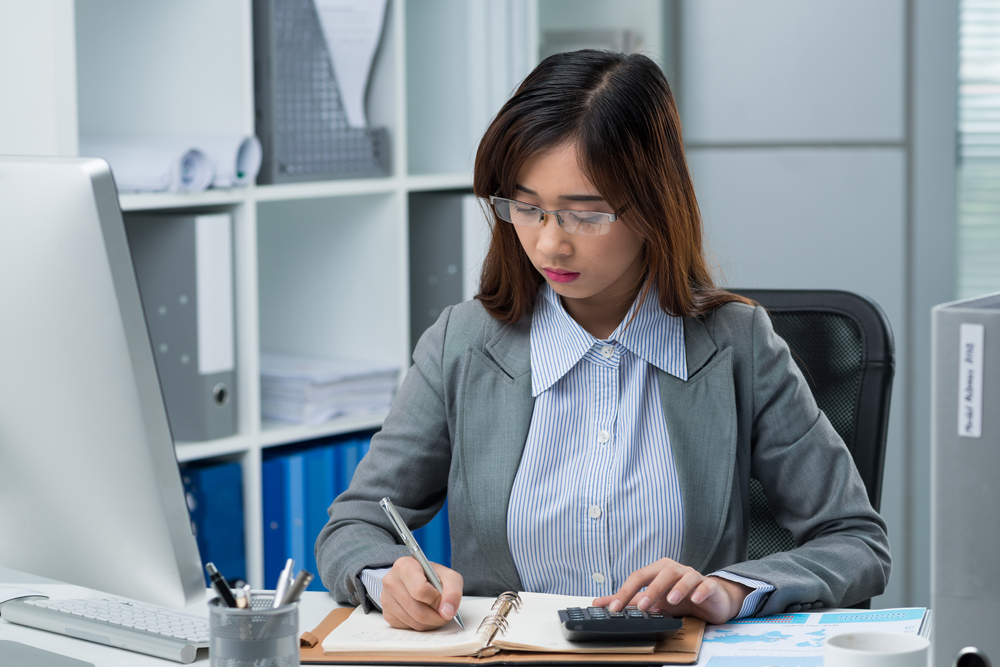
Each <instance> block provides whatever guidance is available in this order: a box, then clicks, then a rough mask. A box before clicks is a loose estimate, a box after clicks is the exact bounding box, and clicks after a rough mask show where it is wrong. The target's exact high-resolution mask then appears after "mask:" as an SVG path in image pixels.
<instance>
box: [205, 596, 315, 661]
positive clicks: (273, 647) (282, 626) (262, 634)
mask: <svg viewBox="0 0 1000 667" xmlns="http://www.w3.org/2000/svg"><path fill="white" fill-rule="evenodd" d="M251 602H252V608H251V609H234V608H233V607H227V606H226V605H225V604H224V603H223V602H222V600H220V599H219V598H213V599H211V600H209V601H208V633H209V642H210V643H209V648H208V655H209V658H210V660H211V667H298V664H299V603H298V602H293V603H292V604H288V605H284V606H282V607H278V608H277V609H272V608H271V605H272V604H274V595H268V594H265V593H260V594H254V595H253V596H252V597H251Z"/></svg>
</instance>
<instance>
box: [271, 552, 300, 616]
mask: <svg viewBox="0 0 1000 667" xmlns="http://www.w3.org/2000/svg"><path fill="white" fill-rule="evenodd" d="M294 569H295V561H294V560H292V559H291V558H289V559H288V560H287V561H285V569H284V570H282V571H281V574H279V575H278V583H277V584H275V586H274V603H273V604H272V605H271V607H272V608H273V609H277V608H278V607H280V606H281V601H282V600H284V599H285V591H287V590H288V584H289V582H290V581H291V580H292V570H294Z"/></svg>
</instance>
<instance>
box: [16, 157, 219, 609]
mask: <svg viewBox="0 0 1000 667" xmlns="http://www.w3.org/2000/svg"><path fill="white" fill-rule="evenodd" d="M0 314H2V315H0V317H2V325H0V567H2V568H10V569H13V570H19V571H22V572H28V573H31V574H35V575H39V576H43V577H48V578H51V579H56V580H59V581H63V582H67V583H72V584H78V585H81V586H86V587H88V588H93V589H96V590H99V591H104V592H107V593H112V594H116V595H121V596H125V597H129V598H133V599H136V600H141V601H145V602H150V603H153V604H159V605H162V606H167V607H173V608H180V607H184V606H186V605H188V604H191V603H193V602H196V601H197V600H198V599H200V598H201V597H203V596H204V595H205V584H204V578H203V576H202V573H201V564H200V559H199V556H198V547H197V544H196V542H195V538H194V536H193V535H192V532H191V523H190V519H189V515H188V510H187V507H186V505H185V500H184V492H183V486H182V484H181V479H180V473H179V470H178V466H177V460H176V457H175V455H174V449H173V442H172V440H171V437H170V430H169V427H168V425H167V416H166V411H165V409H164V403H163V396H162V394H161V391H160V385H159V383H158V381H157V375H156V367H155V365H154V361H153V354H152V350H151V347H150V342H149V336H148V334H147V330H146V323H145V320H144V319H143V312H142V306H141V303H140V301H139V292H138V288H137V286H136V279H135V272H134V270H133V267H132V260H131V257H130V255H129V249H128V245H127V241H126V236H125V228H124V225H123V222H122V216H121V212H120V210H119V207H118V198H117V195H116V192H115V186H114V182H113V180H112V177H111V171H110V169H109V168H108V165H107V164H106V163H105V162H103V161H102V160H97V159H90V158H18V157H0Z"/></svg>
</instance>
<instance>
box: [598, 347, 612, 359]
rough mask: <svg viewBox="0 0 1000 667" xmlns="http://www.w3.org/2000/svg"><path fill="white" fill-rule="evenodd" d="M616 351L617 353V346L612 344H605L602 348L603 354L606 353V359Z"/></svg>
mask: <svg viewBox="0 0 1000 667" xmlns="http://www.w3.org/2000/svg"><path fill="white" fill-rule="evenodd" d="M614 353H615V348H613V347H611V346H610V345H605V346H604V347H602V348H601V354H603V355H604V358H605V359H610V358H611V355H613V354H614Z"/></svg>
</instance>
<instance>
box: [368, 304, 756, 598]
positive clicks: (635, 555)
mask: <svg viewBox="0 0 1000 667" xmlns="http://www.w3.org/2000/svg"><path fill="white" fill-rule="evenodd" d="M539 296H540V298H539V299H538V301H537V303H536V306H535V311H534V314H533V317H532V322H531V373H532V395H533V396H534V397H535V407H534V411H533V413H532V417H531V424H530V427H529V429H528V437H527V441H526V443H525V447H524V453H523V454H522V457H521V463H520V466H519V467H518V471H517V475H516V477H515V480H514V487H513V489H512V491H511V498H510V503H509V505H508V508H507V537H508V541H509V543H510V546H511V552H512V554H513V557H514V563H515V565H516V566H517V571H518V574H519V575H520V577H521V583H522V584H523V586H524V590H528V591H536V592H545V593H561V594H569V595H586V596H594V597H601V596H604V595H610V594H612V593H614V592H615V591H617V590H618V588H620V587H621V585H622V584H623V583H624V581H625V579H626V578H627V577H628V575H629V574H631V573H632V572H633V571H635V570H637V569H639V568H642V567H645V566H647V565H649V564H651V563H653V562H655V561H656V560H659V559H660V558H671V559H674V560H678V559H679V558H680V555H681V546H682V541H683V526H684V521H683V519H684V509H683V503H682V499H681V492H680V483H679V480H678V478H677V469H676V468H675V466H674V461H673V456H672V454H671V451H670V437H669V434H668V433H667V426H666V422H665V420H664V417H663V408H662V404H661V399H660V391H659V383H658V380H657V373H656V369H660V370H662V371H664V372H666V373H670V374H671V375H673V376H675V377H677V378H679V379H681V380H687V360H686V357H685V346H684V324H683V320H682V319H681V318H679V317H673V316H670V315H668V314H666V313H664V312H663V310H662V309H661V308H660V305H659V298H658V296H657V293H656V291H655V289H654V290H651V291H650V293H649V294H648V295H647V297H646V299H645V300H644V301H643V303H642V304H639V302H638V300H637V301H636V303H634V304H633V305H632V307H631V309H630V310H629V312H628V314H627V315H626V316H625V319H624V320H623V321H622V324H621V325H619V327H618V328H617V329H616V330H615V331H614V332H613V333H612V334H611V336H609V337H608V338H607V339H606V340H598V339H596V338H594V336H592V335H591V334H589V333H588V332H587V331H586V330H584V329H583V327H581V326H580V325H579V324H578V323H577V322H576V321H575V320H574V319H573V318H572V317H570V315H569V314H568V313H567V312H566V311H565V309H564V308H563V306H562V303H561V302H560V300H559V296H558V295H557V294H556V293H555V291H553V290H552V288H551V287H549V286H548V285H547V284H545V285H543V286H542V288H541V293H540V295H539ZM386 572H388V569H380V570H364V571H363V572H362V577H361V578H362V582H363V583H364V585H365V588H366V591H367V592H368V595H369V597H370V598H371V599H372V601H373V602H375V603H378V601H379V598H380V596H381V588H382V586H381V583H382V582H381V580H382V577H383V576H384V575H385V573H386ZM713 574H714V575H715V576H721V577H724V578H727V579H730V580H733V581H737V582H739V583H742V584H745V585H748V586H750V587H752V588H755V589H756V590H755V591H754V592H753V593H751V594H750V595H749V596H747V599H746V601H745V602H744V604H743V607H742V609H741V610H740V613H739V616H746V615H750V614H753V613H754V612H755V611H756V610H757V609H759V608H760V606H762V605H763V602H764V600H765V599H766V596H767V593H769V592H771V591H772V590H774V588H773V586H771V585H770V584H767V583H764V582H760V581H755V580H748V579H745V578H743V577H739V576H737V575H733V574H730V573H727V572H715V573H713Z"/></svg>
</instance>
